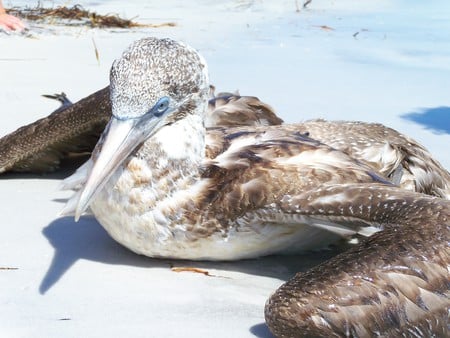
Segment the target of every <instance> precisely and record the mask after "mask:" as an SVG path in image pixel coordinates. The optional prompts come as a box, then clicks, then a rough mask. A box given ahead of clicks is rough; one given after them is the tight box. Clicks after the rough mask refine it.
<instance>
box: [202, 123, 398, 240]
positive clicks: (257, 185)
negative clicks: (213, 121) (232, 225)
mask: <svg viewBox="0 0 450 338" xmlns="http://www.w3.org/2000/svg"><path fill="white" fill-rule="evenodd" d="M230 131H231V133H228V132H230ZM208 139H211V140H213V141H214V140H216V142H215V143H214V147H210V148H209V153H208V155H210V156H211V157H212V158H211V159H210V160H209V161H208V162H207V163H206V164H205V168H204V173H203V177H202V178H203V179H208V180H209V182H210V184H209V188H207V189H206V190H207V191H205V192H204V193H203V194H202V196H203V200H201V201H199V203H201V204H204V205H203V206H200V207H199V209H200V210H206V211H207V212H206V213H205V215H203V217H204V219H205V220H206V219H209V218H216V219H217V218H220V219H219V221H220V222H221V223H223V224H225V223H228V222H230V221H235V220H236V219H238V218H241V217H245V215H248V214H251V213H255V214H259V213H260V212H262V211H261V210H264V213H265V216H264V217H265V218H266V219H268V218H270V217H269V214H268V210H272V209H273V210H272V211H271V212H272V213H273V214H281V213H284V212H283V211H282V210H280V209H279V208H278V207H276V206H277V205H278V204H279V202H280V201H281V200H284V199H286V198H287V197H288V196H296V195H299V194H300V193H303V192H308V191H314V190H315V189H317V187H319V186H321V185H329V184H345V183H358V182H359V183H363V182H364V183H371V184H373V183H374V182H375V183H383V184H387V185H390V183H389V182H388V181H387V180H386V179H384V178H383V177H382V176H380V175H378V174H377V173H376V172H374V171H373V170H372V169H371V168H370V167H369V166H367V165H365V164H363V163H361V162H358V161H356V160H354V159H353V158H351V157H350V156H348V155H347V154H345V153H343V152H341V151H339V150H336V149H334V148H331V147H329V146H328V145H325V144H323V143H320V142H318V141H316V140H313V139H311V138H309V137H307V136H305V135H302V134H300V133H298V132H295V131H294V132H292V131H291V129H290V128H285V126H279V127H275V126H274V127H254V128H247V127H245V128H232V129H230V128H227V129H224V128H217V129H214V130H210V131H209V132H208ZM218 150H220V151H218ZM215 151H216V152H215ZM271 206H273V207H271ZM218 215H219V216H218ZM353 225H354V226H355V230H356V231H358V230H359V227H360V226H361V224H357V225H356V223H355V224H352V225H350V226H353ZM366 225H367V224H366Z"/></svg>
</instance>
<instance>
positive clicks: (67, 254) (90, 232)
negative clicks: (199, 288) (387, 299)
mask: <svg viewBox="0 0 450 338" xmlns="http://www.w3.org/2000/svg"><path fill="white" fill-rule="evenodd" d="M43 234H44V236H45V237H46V238H47V239H48V241H49V242H50V244H51V245H52V246H53V248H54V255H53V259H52V261H51V264H50V266H49V268H48V270H47V272H46V274H45V276H44V278H43V280H42V282H41V285H40V287H39V291H40V293H41V294H44V293H46V292H47V291H48V290H49V289H50V288H51V287H52V286H53V285H55V284H56V283H57V282H58V280H60V279H61V278H62V277H63V275H64V274H65V273H66V272H67V271H68V270H69V269H70V268H71V266H72V265H73V264H74V263H75V262H77V261H78V260H80V259H85V260H90V261H96V262H102V263H105V264H113V265H116V264H118V265H129V266H136V267H145V268H152V267H159V268H161V267H163V268H164V267H167V268H168V269H169V268H170V267H171V266H173V265H184V266H186V265H190V266H195V267H198V268H201V269H221V270H227V271H237V272H243V273H248V274H254V275H263V276H268V277H276V278H279V279H282V280H287V279H289V278H291V277H292V276H293V275H294V274H295V273H296V272H298V271H305V270H307V269H309V268H311V267H312V266H314V265H317V264H319V263H320V262H322V261H324V260H327V259H329V258H331V257H333V256H335V255H336V254H337V253H338V252H341V251H343V250H345V246H339V247H337V248H334V249H330V250H322V251H320V252H310V253H305V254H302V255H290V256H284V255H278V256H268V257H263V258H260V259H247V260H241V261H235V262H204V261H201V262H197V261H196V262H189V261H177V260H169V259H155V258H149V257H145V256H140V255H137V254H135V253H133V252H131V251H130V250H128V249H126V248H124V247H123V246H121V245H120V244H118V243H117V242H115V241H114V240H113V239H112V238H111V237H110V236H109V235H108V234H107V233H106V231H105V230H104V229H103V228H102V227H101V226H100V224H99V223H98V222H97V221H96V220H95V218H94V217H92V216H85V217H82V218H81V219H80V221H79V222H78V223H75V222H74V220H73V218H72V217H63V218H59V219H56V220H55V221H53V222H52V223H50V224H49V225H48V226H47V227H45V228H44V230H43ZM258 331H259V330H258Z"/></svg>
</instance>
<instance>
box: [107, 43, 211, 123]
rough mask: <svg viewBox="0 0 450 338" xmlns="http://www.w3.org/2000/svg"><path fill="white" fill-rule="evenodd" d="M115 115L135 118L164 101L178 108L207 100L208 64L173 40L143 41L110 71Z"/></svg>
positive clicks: (130, 48)
mask: <svg viewBox="0 0 450 338" xmlns="http://www.w3.org/2000/svg"><path fill="white" fill-rule="evenodd" d="M110 84H111V103H112V112H113V115H114V116H116V117H117V118H120V119H126V118H136V117H139V116H142V115H143V114H145V113H146V112H148V111H149V110H150V109H151V108H152V107H153V106H154V105H155V104H156V103H157V102H158V100H159V99H160V98H162V97H168V98H169V99H170V106H172V107H175V106H179V105H180V104H181V103H183V101H186V100H187V99H188V98H190V97H192V96H194V97H195V98H197V99H200V100H206V98H207V95H208V91H209V83H208V70H207V65H206V62H205V61H204V60H203V58H202V57H201V56H200V55H199V54H198V53H197V52H196V51H195V50H194V49H193V48H191V47H189V46H187V45H184V44H182V43H180V42H177V41H174V40H171V39H157V38H144V39H141V40H138V41H136V42H134V43H132V44H131V45H130V46H129V47H128V49H126V50H125V51H124V52H123V54H122V57H121V58H120V59H118V60H116V61H115V62H114V63H113V65H112V68H111V75H110Z"/></svg>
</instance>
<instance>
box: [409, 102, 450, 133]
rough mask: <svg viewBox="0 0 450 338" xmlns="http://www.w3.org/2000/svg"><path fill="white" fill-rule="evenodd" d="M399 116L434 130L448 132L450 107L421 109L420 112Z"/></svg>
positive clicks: (449, 130) (449, 129) (449, 131)
mask: <svg viewBox="0 0 450 338" xmlns="http://www.w3.org/2000/svg"><path fill="white" fill-rule="evenodd" d="M401 117H402V118H404V119H405V120H409V121H413V122H416V123H418V124H421V125H423V126H424V127H425V128H427V129H430V130H432V131H434V132H437V133H446V134H450V107H435V108H427V109H422V110H421V111H420V112H412V113H408V114H404V115H401Z"/></svg>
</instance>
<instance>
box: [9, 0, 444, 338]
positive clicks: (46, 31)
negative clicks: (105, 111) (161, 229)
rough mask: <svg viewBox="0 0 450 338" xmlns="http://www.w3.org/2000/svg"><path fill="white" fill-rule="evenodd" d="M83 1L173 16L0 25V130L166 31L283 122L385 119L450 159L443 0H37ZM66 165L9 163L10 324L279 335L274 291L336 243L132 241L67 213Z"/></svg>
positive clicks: (101, 9) (44, 332)
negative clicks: (290, 252)
mask: <svg viewBox="0 0 450 338" xmlns="http://www.w3.org/2000/svg"><path fill="white" fill-rule="evenodd" d="M76 3H79V4H81V5H82V6H84V7H85V8H86V9H89V10H91V11H96V12H98V13H101V14H106V13H117V14H119V15H120V16H122V17H125V18H134V20H136V21H138V22H141V23H147V24H150V23H153V24H158V23H166V22H174V23H175V24H176V25H175V26H174V27H161V28H133V29H127V30H120V29H100V28H86V27H78V26H72V27H67V26H62V25H50V24H43V23H35V22H27V24H28V26H29V28H30V30H29V32H28V33H27V34H25V35H24V34H17V33H10V34H6V33H4V32H0V107H1V108H0V112H1V123H0V136H3V135H5V134H7V133H9V132H12V131H14V130H15V129H17V128H18V127H20V126H22V125H24V124H27V123H30V122H32V121H35V120H36V119H38V118H41V117H44V116H46V115H48V114H49V113H50V112H52V111H53V110H54V109H56V108H57V107H58V103H57V102H56V101H52V100H49V99H46V98H43V97H42V96H41V95H42V94H53V93H59V92H61V91H64V92H65V93H66V94H67V95H68V97H69V98H70V99H71V100H72V101H77V100H79V99H81V98H83V97H85V96H87V95H89V94H90V93H92V92H94V91H96V90H98V89H101V88H103V87H104V86H106V85H107V84H108V81H109V80H108V79H109V68H110V66H111V63H112V61H113V60H114V59H115V58H117V57H119V56H120V54H121V52H122V51H123V49H124V48H125V47H126V46H128V45H129V44H130V43H131V42H132V41H134V40H136V39H139V38H141V37H144V36H157V37H170V38H174V39H179V40H182V41H185V42H186V43H188V44H190V45H192V46H193V47H195V48H196V49H198V50H199V51H200V52H201V54H202V55H203V56H204V57H205V59H206V60H207V61H208V64H209V72H210V79H211V82H212V83H213V84H214V85H215V86H216V88H217V89H218V90H219V91H236V90H238V91H239V92H240V93H241V94H243V95H253V96H258V97H259V98H260V99H262V100H263V101H265V102H267V103H269V104H270V105H272V106H273V107H274V108H275V110H276V111H277V112H278V114H279V115H280V116H281V117H282V118H283V119H284V120H285V121H286V122H300V121H303V120H307V119H312V118H324V119H328V120H361V121H368V122H379V123H383V124H385V125H387V126H390V127H393V128H395V129H397V130H399V131H400V132H402V133H405V134H407V135H410V136H412V137H413V138H415V139H416V140H418V141H419V142H420V143H422V144H423V145H424V146H426V147H427V148H428V149H429V150H430V151H431V153H432V154H433V155H434V156H435V158H436V159H438V160H439V161H440V162H441V163H442V164H443V165H444V166H445V167H446V168H450V155H449V152H448V149H447V147H448V145H449V144H450V119H449V116H450V96H449V94H448V89H449V88H450V43H449V42H450V41H449V40H450V38H449V36H448V32H449V30H450V21H448V16H447V15H446V13H448V10H450V3H449V2H446V1H443V0H440V1H434V2H433V4H429V3H424V2H421V1H416V0H414V1H388V0H385V1H377V2H376V3H375V2H373V1H368V0H367V1H350V0H341V1H331V0H323V1H318V0H317V1H316V0H313V1H312V2H311V3H310V4H309V6H308V7H307V8H306V9H304V8H302V6H301V4H302V1H299V5H300V6H299V9H300V11H297V6H296V4H295V1H263V0H259V1H258V0H255V1H243V0H241V1H220V2H215V1H211V0H203V1H197V2H196V3H195V4H192V3H191V2H182V1H174V0H170V1H165V2H161V3H156V2H152V3H151V4H149V3H148V2H147V1H143V0H131V1H128V2H126V3H124V2H122V1H77V2H73V1H69V3H68V2H67V1H51V2H50V1H41V4H42V5H44V6H57V5H74V4H76ZM4 4H5V6H6V7H9V6H12V5H14V6H24V5H28V6H32V5H33V4H31V2H30V1H12V0H11V1H9V0H5V1H4ZM34 5H36V4H34ZM94 45H95V46H96V48H97V50H98V59H97V58H96V56H95V47H94ZM437 118H440V120H436V119H437ZM436 126H438V127H436ZM67 174H68V173H67V172H61V173H55V174H49V175H44V176H39V175H18V174H8V175H4V176H2V177H1V178H0V190H1V192H2V194H1V198H2V200H1V203H0V214H1V215H2V217H1V219H2V221H1V222H0V229H1V239H0V286H1V288H0V336H2V337H106V336H109V337H119V336H130V337H211V336H214V337H232V336H234V337H255V336H256V337H271V335H270V333H269V332H268V329H267V328H266V326H265V324H264V314H263V309H264V303H265V301H266V299H267V297H268V296H269V295H270V294H271V293H272V292H273V291H274V290H275V289H276V288H277V287H278V286H279V285H281V284H282V283H283V282H284V281H285V280H287V279H288V278H290V277H292V276H293V274H294V273H295V272H297V271H300V270H302V269H303V270H304V269H306V268H307V267H309V266H312V265H314V264H317V263H318V262H320V261H321V260H323V259H325V258H326V257H328V256H329V255H330V254H331V252H320V253H317V252H316V253H309V254H305V255H300V256H290V257H282V256H281V257H280V256H277V257H267V258H261V259H257V260H246V261H241V262H215V263H213V262H183V261H171V260H158V259H150V258H146V257H142V256H138V255H135V254H133V253H131V252H129V251H128V250H126V249H125V248H123V247H121V246H120V245H119V244H117V243H115V242H114V241H113V240H112V239H111V238H110V237H109V236H108V235H107V234H106V232H105V231H104V230H103V229H102V228H101V226H100V225H99V224H98V223H97V222H96V220H95V219H94V218H92V217H89V216H85V217H83V218H82V219H81V220H80V222H78V223H75V222H74V220H73V219H72V218H70V217H63V218H59V217H58V212H59V211H60V210H61V209H62V207H63V205H64V202H65V200H66V199H67V198H68V197H69V196H70V192H62V191H59V190H58V185H59V183H60V181H61V179H62V178H63V177H65V176H66V175H67ZM172 267H195V268H199V269H203V270H204V271H207V272H208V273H209V276H207V275H205V274H202V273H195V272H174V271H173V270H172V269H171V268H172Z"/></svg>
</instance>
